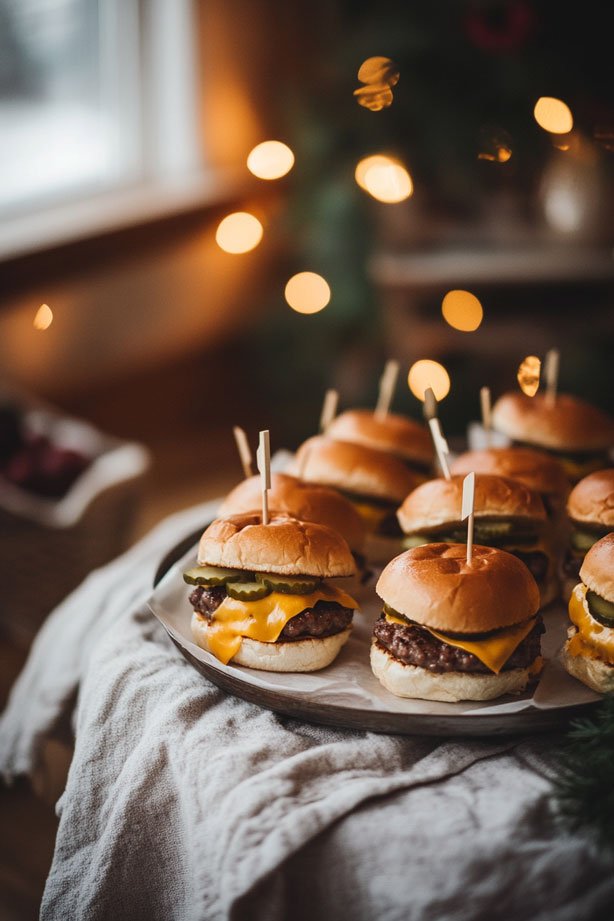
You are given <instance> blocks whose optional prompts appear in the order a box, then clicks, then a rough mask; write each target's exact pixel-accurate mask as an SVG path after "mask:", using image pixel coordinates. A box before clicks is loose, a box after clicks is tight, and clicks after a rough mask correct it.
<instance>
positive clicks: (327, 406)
mask: <svg viewBox="0 0 614 921" xmlns="http://www.w3.org/2000/svg"><path fill="white" fill-rule="evenodd" d="M338 403H339V391H338V390H327V391H326V393H325V394H324V402H323V403H322V412H321V414H320V431H321V432H322V433H323V434H325V433H326V429H327V428H328V426H329V425H330V424H331V422H332V421H333V419H334V418H335V416H336V415H337V405H338Z"/></svg>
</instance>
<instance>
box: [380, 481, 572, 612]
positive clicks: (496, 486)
mask: <svg viewBox="0 0 614 921" xmlns="http://www.w3.org/2000/svg"><path fill="white" fill-rule="evenodd" d="M463 479H464V477H462V476H453V477H452V478H451V479H449V480H444V479H437V480H429V482H428V483H422V484H421V485H420V486H418V487H417V488H416V489H414V491H413V492H411V493H410V494H409V495H408V496H407V498H406V499H405V501H404V502H403V504H402V506H401V507H400V509H399V510H398V512H397V516H398V519H399V523H400V525H401V527H402V528H403V531H404V533H405V535H406V536H405V539H404V541H403V546H404V547H406V548H411V547H419V546H421V545H423V544H429V543H440V542H441V541H445V542H446V543H464V542H465V540H466V538H467V526H466V524H463V523H462V522H461V518H460V510H461V505H462V497H463ZM545 524H546V512H545V509H544V506H543V503H542V501H541V499H540V498H539V496H538V495H537V493H534V492H531V490H530V489H527V488H526V486H523V485H522V483H519V482H517V481H516V480H510V479H507V478H506V477H501V476H493V475H491V474H488V473H478V474H476V477H475V494H474V537H475V540H476V541H477V542H478V543H480V544H483V545H484V546H486V547H499V548H500V549H501V550H507V551H508V553H513V554H514V556H516V557H518V559H519V560H522V562H523V563H524V564H525V566H528V568H529V569H530V571H531V575H532V576H533V577H534V579H535V581H536V582H537V585H538V587H539V591H540V597H541V607H543V606H544V605H546V604H549V603H550V602H551V601H552V600H553V599H554V598H556V596H557V593H558V584H557V581H556V560H555V555H554V551H553V550H552V549H551V547H549V545H548V542H547V541H546V540H545V539H544V537H543V531H544V526H545Z"/></svg>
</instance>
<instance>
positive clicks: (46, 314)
mask: <svg viewBox="0 0 614 921" xmlns="http://www.w3.org/2000/svg"><path fill="white" fill-rule="evenodd" d="M52 323H53V311H52V309H51V307H50V306H49V304H41V305H40V307H39V308H38V310H37V311H36V316H35V317H34V329H49V327H50V326H51V324H52Z"/></svg>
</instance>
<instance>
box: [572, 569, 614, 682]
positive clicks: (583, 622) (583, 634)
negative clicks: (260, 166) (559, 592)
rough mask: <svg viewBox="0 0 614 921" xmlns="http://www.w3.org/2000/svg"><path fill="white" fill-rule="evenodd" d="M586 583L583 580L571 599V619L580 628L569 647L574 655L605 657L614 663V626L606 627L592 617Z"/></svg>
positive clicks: (610, 662)
mask: <svg viewBox="0 0 614 921" xmlns="http://www.w3.org/2000/svg"><path fill="white" fill-rule="evenodd" d="M586 591H587V588H586V585H584V583H583V582H581V583H580V584H579V585H576V587H575V588H574V590H573V592H572V594H571V598H570V599H569V619H570V620H571V622H572V623H573V624H575V626H576V627H577V628H578V632H577V633H576V634H575V636H572V637H571V639H570V640H569V643H568V645H567V648H568V650H569V652H570V653H571V655H572V656H578V655H583V656H589V658H592V659H604V660H605V661H606V662H608V664H610V665H614V627H606V626H605V625H604V624H600V623H599V621H597V620H595V619H594V618H592V617H591V615H590V613H589V612H588V610H587V605H586Z"/></svg>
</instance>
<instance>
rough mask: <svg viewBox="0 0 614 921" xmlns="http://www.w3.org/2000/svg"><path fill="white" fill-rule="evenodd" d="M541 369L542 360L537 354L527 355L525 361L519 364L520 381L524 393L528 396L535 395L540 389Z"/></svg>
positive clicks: (518, 375)
mask: <svg viewBox="0 0 614 921" xmlns="http://www.w3.org/2000/svg"><path fill="white" fill-rule="evenodd" d="M540 370H541V361H540V360H539V358H538V357H537V355H527V357H526V358H525V359H524V361H521V362H520V365H519V366H518V374H517V375H516V376H517V377H518V383H519V385H520V389H521V390H522V392H523V393H526V395H527V396H528V397H534V396H535V394H536V393H537V391H538V389H539V375H540Z"/></svg>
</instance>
